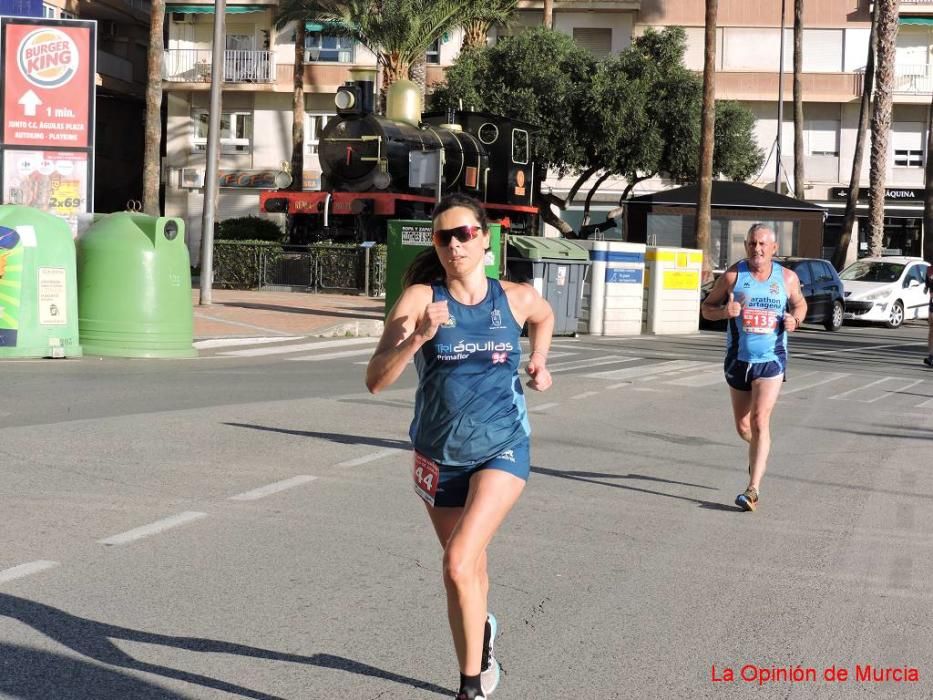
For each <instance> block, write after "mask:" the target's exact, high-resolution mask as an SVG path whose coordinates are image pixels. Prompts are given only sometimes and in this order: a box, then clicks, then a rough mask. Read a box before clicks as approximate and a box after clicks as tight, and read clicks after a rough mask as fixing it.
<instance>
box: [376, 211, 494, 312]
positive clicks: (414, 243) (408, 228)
mask: <svg viewBox="0 0 933 700" xmlns="http://www.w3.org/2000/svg"><path fill="white" fill-rule="evenodd" d="M433 234H434V227H433V225H432V223H431V222H430V221H427V220H419V219H408V220H403V219H395V220H393V221H389V222H388V231H387V234H386V284H385V288H386V308H385V315H386V316H388V315H389V311H391V310H392V307H393V306H395V302H397V301H398V298H399V297H400V296H402V278H403V277H404V276H405V271H406V270H407V269H408V266H409V265H411V263H412V261H413V260H414V259H415V257H416V256H417V255H418V253H420V252H421V251H422V250H425V249H427V248H431V247H433V245H434V242H433V239H432V237H433ZM501 238H502V226H501V225H500V224H489V250H488V251H487V252H486V261H485V263H486V276H487V277H492V278H493V279H499V270H500V266H501V263H502V242H501Z"/></svg>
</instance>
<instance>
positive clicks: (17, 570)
mask: <svg viewBox="0 0 933 700" xmlns="http://www.w3.org/2000/svg"><path fill="white" fill-rule="evenodd" d="M56 566H59V563H58V562H57V561H46V560H44V559H40V560H39V561H31V562H29V563H28V564H20V565H19V566H12V567H10V568H9V569H4V570H3V571H0V583H6V582H7V581H13V580H15V579H18V578H23V577H24V576H30V575H32V574H38V573H39V572H40V571H48V570H49V569H54V568H55V567H56Z"/></svg>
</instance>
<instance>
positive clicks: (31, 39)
mask: <svg viewBox="0 0 933 700" xmlns="http://www.w3.org/2000/svg"><path fill="white" fill-rule="evenodd" d="M0 75H2V76H3V80H2V81H0V197H2V201H4V202H8V203H15V204H23V205H26V206H30V207H34V208H36V209H40V210H42V211H47V212H49V213H52V214H56V215H58V216H61V217H62V218H64V219H66V220H67V221H68V223H69V224H70V225H71V229H72V232H73V233H75V234H76V233H77V222H78V216H79V215H80V214H85V213H88V212H91V211H93V191H94V96H95V76H96V23H95V22H88V21H80V20H52V19H30V18H21V17H0Z"/></svg>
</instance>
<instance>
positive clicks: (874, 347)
mask: <svg viewBox="0 0 933 700" xmlns="http://www.w3.org/2000/svg"><path fill="white" fill-rule="evenodd" d="M915 345H917V346H919V345H921V344H920V343H889V344H887V345H868V346H865V347H857V348H844V349H842V350H817V351H816V352H808V353H805V354H803V355H794V358H795V359H797V360H807V359H810V358H811V357H816V356H818V355H831V354H833V353H843V352H859V351H862V350H884V349H886V348H909V347H913V346H915Z"/></svg>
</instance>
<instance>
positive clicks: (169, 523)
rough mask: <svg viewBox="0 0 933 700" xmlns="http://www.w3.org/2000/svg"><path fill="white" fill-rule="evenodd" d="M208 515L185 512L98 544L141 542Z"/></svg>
mask: <svg viewBox="0 0 933 700" xmlns="http://www.w3.org/2000/svg"><path fill="white" fill-rule="evenodd" d="M206 517H207V513H198V512H196V511H185V512H184V513H179V514H178V515H172V516H169V517H168V518H163V519H162V520H156V521H155V522H154V523H149V524H148V525H143V526H142V527H136V528H133V529H132V530H127V531H126V532H122V533H120V534H119V535H113V536H112V537H107V538H105V539H102V540H97V542H98V544H108V545H110V544H126V543H128V542H133V541H134V540H141V539H142V538H143V537H149V536H150V535H157V534H159V533H160V532H164V531H165V530H170V529H171V528H173V527H179V526H181V525H187V524H188V523H190V522H194V521H195V520H200V519H201V518H206Z"/></svg>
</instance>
